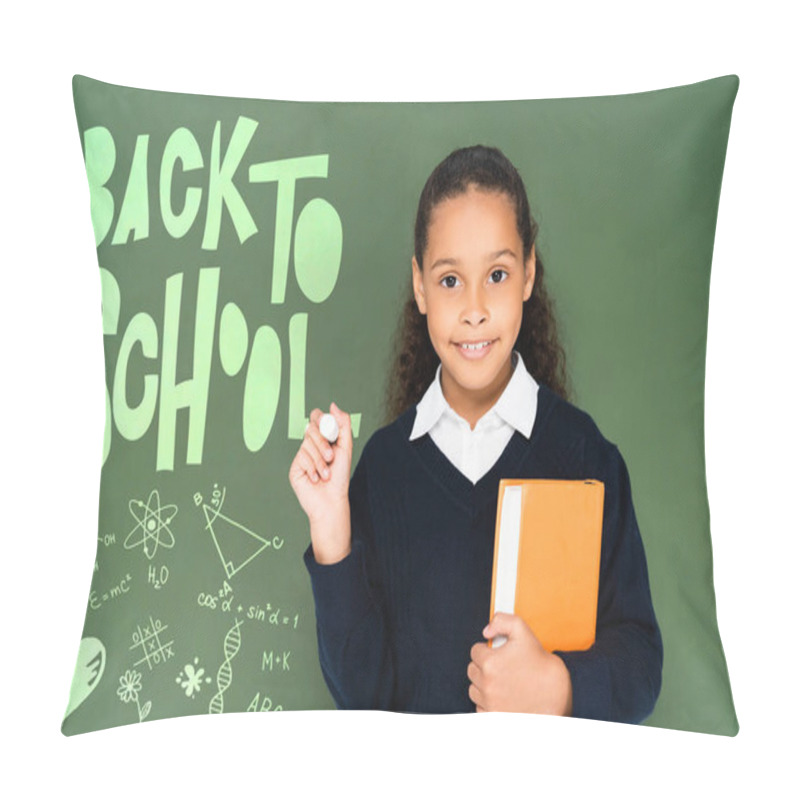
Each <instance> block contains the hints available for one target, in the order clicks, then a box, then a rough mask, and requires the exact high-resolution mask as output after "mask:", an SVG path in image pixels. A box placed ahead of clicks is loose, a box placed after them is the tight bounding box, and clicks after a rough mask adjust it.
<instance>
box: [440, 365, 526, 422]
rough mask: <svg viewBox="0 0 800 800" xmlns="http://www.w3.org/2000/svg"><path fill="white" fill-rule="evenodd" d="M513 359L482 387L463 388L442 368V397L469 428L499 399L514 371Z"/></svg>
mask: <svg viewBox="0 0 800 800" xmlns="http://www.w3.org/2000/svg"><path fill="white" fill-rule="evenodd" d="M514 360H515V359H513V357H512V358H510V359H509V360H508V364H507V365H506V367H505V369H503V370H501V371H500V373H498V375H497V378H496V380H495V381H494V382H493V383H492V384H490V385H489V386H486V387H485V388H484V389H476V390H473V389H464V388H463V387H461V386H459V385H458V384H457V383H456V382H455V381H454V380H453V379H452V378H451V377H450V375H449V373H446V372H445V371H444V369H442V379H441V383H442V393H443V394H444V398H445V400H447V403H448V405H449V406H450V408H452V409H453V411H455V412H456V414H458V415H459V416H460V417H462V418H463V419H465V420H466V421H467V422H468V423H469V427H470V430H474V429H475V426H476V425H477V424H478V420H479V419H480V418H481V417H482V416H483V415H484V414H486V412H487V411H489V410H490V409H491V408H492V407H493V406H494V404H495V403H496V402H497V401H498V400H499V399H500V396H501V395H502V394H503V392H504V391H505V388H506V386H508V383H509V381H510V380H511V376H512V375H513V373H514V367H513V362H514Z"/></svg>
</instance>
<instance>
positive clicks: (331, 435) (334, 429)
mask: <svg viewBox="0 0 800 800" xmlns="http://www.w3.org/2000/svg"><path fill="white" fill-rule="evenodd" d="M319 432H320V433H321V434H322V435H323V436H324V437H325V438H326V439H327V440H328V441H329V442H330V443H331V444H333V443H334V442H335V441H336V440H337V439H338V438H339V424H338V423H337V422H336V417H334V416H333V414H323V415H322V416H321V417H320V420H319Z"/></svg>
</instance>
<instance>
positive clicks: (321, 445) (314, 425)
mask: <svg viewBox="0 0 800 800" xmlns="http://www.w3.org/2000/svg"><path fill="white" fill-rule="evenodd" d="M318 410H319V409H314V411H318ZM311 415H312V417H313V415H314V412H313V411H312V412H311ZM321 418H322V414H321V413H320V414H317V418H316V419H312V420H311V421H310V422H309V423H308V427H307V428H306V437H308V438H310V439H311V440H312V441H313V442H314V444H315V445H316V446H317V450H319V452H320V453H321V454H322V457H323V458H324V459H325V461H326V462H330V461H333V455H334V454H333V448H332V447H331V443H330V442H329V441H328V440H327V439H326V438H325V437H324V436H323V435H322V431H321V430H320V429H319V421H320V419H321Z"/></svg>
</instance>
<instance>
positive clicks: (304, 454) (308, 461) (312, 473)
mask: <svg viewBox="0 0 800 800" xmlns="http://www.w3.org/2000/svg"><path fill="white" fill-rule="evenodd" d="M295 461H296V462H297V466H298V469H299V470H300V474H301V475H307V476H308V478H309V480H310V481H311V482H312V483H318V482H319V479H320V477H319V474H318V473H317V467H316V465H315V464H314V459H313V458H312V457H311V456H310V455H309V453H308V451H307V450H306V449H305V448H304V447H301V448H300V451H299V452H298V454H297V457H296V458H295Z"/></svg>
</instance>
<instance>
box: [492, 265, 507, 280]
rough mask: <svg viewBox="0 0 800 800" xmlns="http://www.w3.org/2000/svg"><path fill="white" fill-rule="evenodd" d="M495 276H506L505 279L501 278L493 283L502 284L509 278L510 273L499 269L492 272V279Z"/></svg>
mask: <svg viewBox="0 0 800 800" xmlns="http://www.w3.org/2000/svg"><path fill="white" fill-rule="evenodd" d="M495 275H505V278H501V279H500V280H498V281H492V283H502V282H503V281H504V280H505V279H506V278H507V277H508V272H507V271H506V270H504V269H500V268H499V267H498V268H497V269H496V270H494V271H493V272H492V277H494V276H495Z"/></svg>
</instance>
